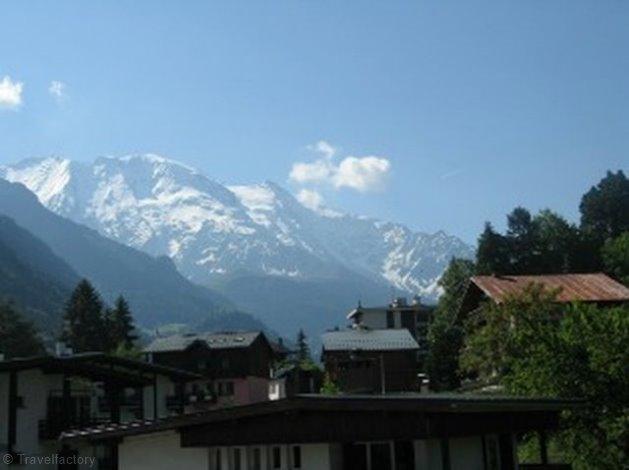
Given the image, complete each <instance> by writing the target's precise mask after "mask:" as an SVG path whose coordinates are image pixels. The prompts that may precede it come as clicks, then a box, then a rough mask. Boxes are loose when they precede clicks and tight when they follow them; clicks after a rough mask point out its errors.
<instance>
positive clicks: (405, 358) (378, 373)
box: [321, 326, 420, 393]
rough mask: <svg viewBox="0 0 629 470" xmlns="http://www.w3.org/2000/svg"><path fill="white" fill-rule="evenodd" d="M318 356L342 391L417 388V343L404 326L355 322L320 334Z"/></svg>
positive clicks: (383, 391) (384, 390)
mask: <svg viewBox="0 0 629 470" xmlns="http://www.w3.org/2000/svg"><path fill="white" fill-rule="evenodd" d="M321 339H322V342H323V349H322V354H321V359H322V361H323V363H324V364H325V370H326V372H327V373H328V374H329V376H330V378H331V379H332V380H333V381H334V382H335V383H336V384H337V385H338V386H339V387H340V389H341V390H343V391H344V392H346V393H387V392H401V391H406V392H411V391H418V390H419V382H418V380H419V379H418V374H419V372H420V370H419V366H418V362H417V353H418V351H419V345H418V344H417V341H415V339H414V338H413V336H412V335H411V334H410V332H409V331H408V329H406V328H400V329H384V330H372V329H370V328H366V327H363V326H358V327H355V328H351V329H346V330H338V331H329V332H327V333H324V334H323V335H322V337H321Z"/></svg>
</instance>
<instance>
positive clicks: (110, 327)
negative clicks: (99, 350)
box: [105, 296, 137, 349]
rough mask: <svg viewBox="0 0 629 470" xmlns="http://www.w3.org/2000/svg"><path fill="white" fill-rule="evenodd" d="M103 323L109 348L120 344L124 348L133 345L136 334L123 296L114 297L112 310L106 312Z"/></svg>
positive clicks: (129, 347)
mask: <svg viewBox="0 0 629 470" xmlns="http://www.w3.org/2000/svg"><path fill="white" fill-rule="evenodd" d="M105 323H106V326H107V336H108V345H109V347H110V348H112V349H113V348H118V347H119V346H121V345H122V347H123V348H124V349H131V348H132V347H133V343H134V341H135V340H136V339H137V336H136V334H135V326H134V325H133V316H132V315H131V310H130V309H129V304H128V302H127V301H126V300H125V298H124V297H123V296H119V297H118V298H117V299H116V303H115V304H114V308H113V310H108V311H107V312H106V314H105Z"/></svg>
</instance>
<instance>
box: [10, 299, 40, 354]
mask: <svg viewBox="0 0 629 470" xmlns="http://www.w3.org/2000/svg"><path fill="white" fill-rule="evenodd" d="M44 352H45V351H44V346H43V344H42V341H41V339H40V338H39V336H38V335H37V331H36V329H35V327H34V326H33V324H32V323H30V322H29V321H28V320H25V319H24V318H23V317H22V315H21V314H20V313H19V312H18V311H17V309H16V308H15V306H14V305H12V304H10V303H0V353H3V354H4V356H5V359H10V358H13V357H27V356H36V355H40V354H44Z"/></svg>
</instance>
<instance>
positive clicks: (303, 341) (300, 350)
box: [297, 329, 312, 364]
mask: <svg viewBox="0 0 629 470" xmlns="http://www.w3.org/2000/svg"><path fill="white" fill-rule="evenodd" d="M311 361H312V359H311V357H310V346H308V341H307V338H306V333H304V330H303V329H300V330H299V333H297V362H299V364H304V363H307V362H311Z"/></svg>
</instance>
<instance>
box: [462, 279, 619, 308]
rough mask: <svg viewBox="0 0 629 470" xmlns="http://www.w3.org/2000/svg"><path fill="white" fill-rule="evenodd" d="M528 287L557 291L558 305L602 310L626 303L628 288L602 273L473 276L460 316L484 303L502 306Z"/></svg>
mask: <svg viewBox="0 0 629 470" xmlns="http://www.w3.org/2000/svg"><path fill="white" fill-rule="evenodd" d="M531 284H538V285H541V286H543V287H544V289H546V290H548V291H557V302H561V303H571V302H584V303H593V304H597V305H603V306H605V305H606V306H613V305H620V304H624V303H626V302H629V288H627V287H626V286H624V285H623V284H621V283H619V282H617V281H615V280H614V279H612V278H611V277H609V276H607V275H606V274H604V273H589V274H543V275H523V276H473V277H471V278H470V281H469V284H468V287H467V290H466V292H465V295H464V297H463V301H462V303H461V307H460V310H459V314H460V315H466V314H467V313H469V312H471V311H473V310H475V309H477V308H479V307H480V306H481V305H482V304H483V303H484V302H495V303H501V302H503V301H504V300H505V299H506V298H508V297H510V296H516V295H519V294H521V293H523V292H524V290H525V289H526V288H527V287H529V286H530V285H531Z"/></svg>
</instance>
